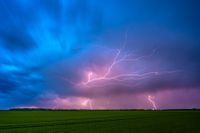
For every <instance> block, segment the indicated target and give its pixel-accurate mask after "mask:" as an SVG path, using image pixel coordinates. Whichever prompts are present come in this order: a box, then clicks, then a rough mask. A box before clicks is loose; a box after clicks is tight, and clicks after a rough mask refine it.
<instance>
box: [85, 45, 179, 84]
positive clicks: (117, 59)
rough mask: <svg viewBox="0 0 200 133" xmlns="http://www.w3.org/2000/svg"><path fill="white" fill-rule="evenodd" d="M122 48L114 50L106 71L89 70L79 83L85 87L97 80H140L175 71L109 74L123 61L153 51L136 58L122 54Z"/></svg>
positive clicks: (134, 59) (131, 60)
mask: <svg viewBox="0 0 200 133" xmlns="http://www.w3.org/2000/svg"><path fill="white" fill-rule="evenodd" d="M123 48H124V47H123ZM123 48H122V49H117V50H116V54H115V56H114V58H113V60H112V62H111V63H110V65H109V66H108V68H107V69H106V71H105V72H104V74H103V75H98V74H96V73H94V72H92V71H90V72H88V74H87V80H86V81H84V82H82V83H81V85H83V86H85V87H92V86H93V85H94V83H96V82H99V81H109V80H113V81H119V82H123V81H128V80H141V79H145V78H148V77H150V76H152V75H161V74H169V73H174V72H177V71H165V72H157V71H153V72H146V73H142V74H139V73H138V72H135V73H120V74H116V75H114V76H111V74H112V71H113V68H114V67H115V66H116V65H118V64H122V63H124V62H135V61H139V60H141V59H143V58H146V57H149V56H152V55H153V54H154V53H155V51H154V52H153V53H152V54H150V55H146V56H140V57H137V58H130V57H131V54H124V55H122V50H123ZM120 55H121V56H120ZM93 87H94V86H93Z"/></svg>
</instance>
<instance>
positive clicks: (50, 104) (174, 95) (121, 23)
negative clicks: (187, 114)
mask: <svg viewBox="0 0 200 133" xmlns="http://www.w3.org/2000/svg"><path fill="white" fill-rule="evenodd" d="M199 6H200V2H199V1H198V0H32V1H28V0H17V1H15V0H0V109H8V108H14V107H32V108H37V107H41V108H64V109H74V108H75V109H79V108H82V109H83V108H84V109H94V108H95V109H110V108H113V109H115V108H145V109H147V108H152V109H156V108H158V109H168V108H198V107H200V69H199V68H200V8H199Z"/></svg>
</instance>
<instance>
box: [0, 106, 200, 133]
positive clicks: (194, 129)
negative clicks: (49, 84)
mask: <svg viewBox="0 0 200 133" xmlns="http://www.w3.org/2000/svg"><path fill="white" fill-rule="evenodd" d="M32 132H33V133H43V132H47V133H63V132H66V133H200V111H198V110H182V111H180V110H179V111H178V110H174V111H173V110H171V111H131V110H128V111H127V110H126V111H116V110H112V111H111V110H110V111H100V110H98V111H97V110H91V111H87V110H80V111H37V110H34V111H21V110H19V111H0V133H32Z"/></svg>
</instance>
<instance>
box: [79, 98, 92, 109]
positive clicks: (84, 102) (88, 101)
mask: <svg viewBox="0 0 200 133" xmlns="http://www.w3.org/2000/svg"><path fill="white" fill-rule="evenodd" d="M81 105H82V106H89V108H90V110H93V106H92V100H91V99H86V100H84V101H83V102H82V103H81Z"/></svg>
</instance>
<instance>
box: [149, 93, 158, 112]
mask: <svg viewBox="0 0 200 133" xmlns="http://www.w3.org/2000/svg"><path fill="white" fill-rule="evenodd" d="M148 101H149V103H150V104H151V105H152V107H153V108H152V109H153V110H157V109H158V108H157V106H156V103H155V101H154V97H153V96H151V95H148Z"/></svg>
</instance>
